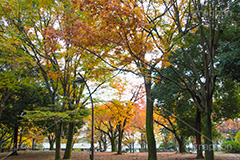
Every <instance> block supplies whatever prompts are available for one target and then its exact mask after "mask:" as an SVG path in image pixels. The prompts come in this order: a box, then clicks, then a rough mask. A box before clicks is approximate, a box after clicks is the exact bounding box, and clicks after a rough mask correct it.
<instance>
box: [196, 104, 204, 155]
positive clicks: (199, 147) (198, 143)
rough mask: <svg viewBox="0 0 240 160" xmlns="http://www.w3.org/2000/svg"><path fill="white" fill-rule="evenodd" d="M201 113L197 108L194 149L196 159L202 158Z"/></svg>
mask: <svg viewBox="0 0 240 160" xmlns="http://www.w3.org/2000/svg"><path fill="white" fill-rule="evenodd" d="M201 127H202V126H201V112H200V111H199V109H198V108H197V115H196V130H197V131H196V132H195V134H196V148H197V157H196V158H197V159H201V158H203V154H202V142H201Z"/></svg>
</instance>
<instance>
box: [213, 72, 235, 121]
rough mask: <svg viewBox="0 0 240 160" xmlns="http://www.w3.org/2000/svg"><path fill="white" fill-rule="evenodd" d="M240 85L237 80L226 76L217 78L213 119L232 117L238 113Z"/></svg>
mask: <svg viewBox="0 0 240 160" xmlns="http://www.w3.org/2000/svg"><path fill="white" fill-rule="evenodd" d="M239 93H240V87H239V84H238V83H237V82H234V81H232V80H231V79H228V78H224V77H222V78H219V81H218V83H217V85H216V91H215V94H214V97H215V102H214V103H213V111H214V114H213V118H214V121H218V120H221V119H222V118H224V119H234V118H236V117H239V114H240V107H239V105H240V94H239Z"/></svg>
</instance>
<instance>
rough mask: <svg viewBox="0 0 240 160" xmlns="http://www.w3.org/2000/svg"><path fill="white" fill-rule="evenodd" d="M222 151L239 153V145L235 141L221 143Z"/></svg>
mask: <svg viewBox="0 0 240 160" xmlns="http://www.w3.org/2000/svg"><path fill="white" fill-rule="evenodd" d="M221 147H222V150H223V151H225V152H229V153H240V143H238V142H235V141H226V142H223V143H222V145H221Z"/></svg>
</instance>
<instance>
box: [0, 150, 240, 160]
mask: <svg viewBox="0 0 240 160" xmlns="http://www.w3.org/2000/svg"><path fill="white" fill-rule="evenodd" d="M8 154H9V153H0V160H5V159H6V160H54V151H19V152H18V156H11V157H7V155H8ZM62 156H63V152H62ZM195 157H196V154H176V153H174V152H159V153H158V160H190V159H195ZM89 159H90V158H89V152H73V154H72V160H89ZM94 159H95V160H147V153H123V154H122V155H117V154H116V153H112V152H111V153H110V152H97V153H95V157H94ZM215 160H240V154H231V153H223V152H215Z"/></svg>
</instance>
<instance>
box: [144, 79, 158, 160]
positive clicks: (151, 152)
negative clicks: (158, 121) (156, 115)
mask: <svg viewBox="0 0 240 160" xmlns="http://www.w3.org/2000/svg"><path fill="white" fill-rule="evenodd" d="M151 84H152V83H151V81H150V80H149V79H148V78H146V77H145V88H146V97H147V108H146V110H147V111H146V132H147V141H148V160H157V151H156V141H155V136H154V132H153V99H152V94H151Z"/></svg>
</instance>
